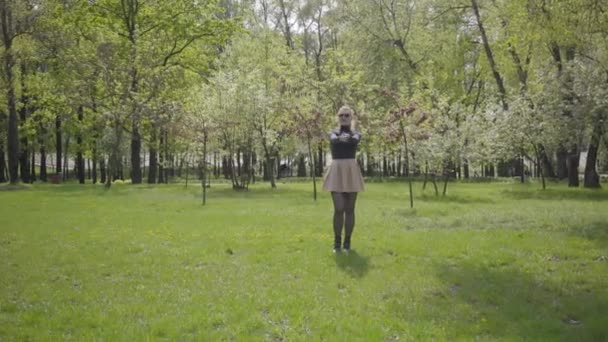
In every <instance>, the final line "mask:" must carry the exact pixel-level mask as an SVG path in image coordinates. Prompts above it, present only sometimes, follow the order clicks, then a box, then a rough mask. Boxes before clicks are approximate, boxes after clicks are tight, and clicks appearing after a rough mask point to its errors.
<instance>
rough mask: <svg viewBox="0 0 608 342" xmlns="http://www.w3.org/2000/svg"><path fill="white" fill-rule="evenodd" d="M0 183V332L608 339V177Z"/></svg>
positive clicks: (20, 336) (15, 336)
mask: <svg viewBox="0 0 608 342" xmlns="http://www.w3.org/2000/svg"><path fill="white" fill-rule="evenodd" d="M310 188H311V185H308V184H295V183H294V184H280V183H279V188H278V189H277V190H271V189H269V186H268V185H267V184H259V185H255V186H253V187H252V188H251V189H250V191H249V192H233V191H232V190H231V189H229V188H228V186H226V185H215V184H214V185H212V187H211V188H210V189H209V194H208V196H209V198H208V204H207V206H205V207H203V206H201V204H200V202H201V201H200V189H199V188H197V187H195V186H190V187H189V188H188V189H185V188H184V186H183V185H168V186H162V185H159V186H154V187H148V186H131V185H126V184H125V185H117V186H114V187H113V188H112V189H111V190H109V191H106V190H105V189H104V188H103V187H102V186H93V185H85V186H79V185H76V184H68V185H61V186H57V185H55V186H53V185H34V186H28V187H25V188H24V189H22V190H14V191H7V189H6V186H5V187H4V190H1V191H0V340H1V341H4V340H7V341H10V340H78V341H90V340H107V341H117V340H121V341H132V340H164V339H166V340H210V341H216V340H248V341H249V340H290V341H292V340H302V341H303V340H306V341H308V340H327V341H334V340H366V341H368V340H369V341H379V340H397V339H399V340H473V339H480V340H524V339H526V340H565V341H572V340H588V341H601V340H607V339H608V288H607V284H608V191H606V190H600V191H588V190H583V189H568V188H566V187H565V186H562V185H556V184H550V185H549V189H548V190H547V191H541V190H539V186H538V185H537V184H531V185H530V184H528V185H521V184H515V183H513V184H511V183H488V184H464V183H463V184H450V187H449V189H448V196H447V197H445V198H442V197H435V196H434V194H433V190H432V188H431V189H429V188H427V191H426V193H425V194H422V192H421V184H416V185H415V191H416V194H417V196H416V198H415V205H416V208H415V209H413V210H412V209H409V198H408V196H407V192H406V189H407V186H406V184H403V183H377V184H368V187H367V191H366V192H364V193H362V194H361V195H360V197H359V201H358V203H357V226H356V228H355V234H354V237H353V249H354V250H353V251H351V252H350V253H349V254H336V255H334V254H333V253H332V251H331V246H332V238H333V237H332V234H333V233H332V230H331V226H330V224H331V215H332V208H331V201H330V199H329V196H328V195H327V194H326V193H322V194H321V197H320V199H319V200H318V201H317V202H313V200H312V195H311V189H310Z"/></svg>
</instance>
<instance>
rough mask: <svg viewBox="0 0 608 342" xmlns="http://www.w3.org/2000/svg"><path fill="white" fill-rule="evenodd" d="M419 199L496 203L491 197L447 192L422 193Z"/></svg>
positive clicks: (443, 201) (439, 201) (424, 200)
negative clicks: (442, 193) (437, 193)
mask: <svg viewBox="0 0 608 342" xmlns="http://www.w3.org/2000/svg"><path fill="white" fill-rule="evenodd" d="M416 199H418V200H420V201H423V202H436V203H462V204H469V203H480V204H491V203H494V200H492V199H490V198H482V197H468V196H466V197H465V196H459V195H450V194H447V195H445V196H442V195H441V194H439V195H438V196H435V195H434V194H422V195H420V196H418V197H417V198H414V201H415V200H416Z"/></svg>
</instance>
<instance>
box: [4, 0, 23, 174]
mask: <svg viewBox="0 0 608 342" xmlns="http://www.w3.org/2000/svg"><path fill="white" fill-rule="evenodd" d="M0 15H1V18H0V19H1V21H2V38H3V43H4V68H3V69H4V76H5V77H6V78H5V80H4V81H5V84H4V87H6V88H5V89H6V100H7V109H8V146H7V147H8V175H9V180H10V182H11V184H17V183H18V182H19V124H18V120H17V106H16V98H15V80H14V77H13V76H14V75H13V64H14V59H13V51H12V49H11V47H12V43H13V32H12V31H13V28H12V27H11V24H12V12H11V9H10V8H9V5H8V4H7V3H6V2H5V1H2V4H1V5H0Z"/></svg>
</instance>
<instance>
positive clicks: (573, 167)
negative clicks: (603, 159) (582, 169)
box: [568, 145, 580, 187]
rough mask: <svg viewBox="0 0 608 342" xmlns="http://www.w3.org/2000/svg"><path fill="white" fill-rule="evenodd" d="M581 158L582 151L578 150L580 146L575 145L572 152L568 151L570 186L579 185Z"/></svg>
mask: <svg viewBox="0 0 608 342" xmlns="http://www.w3.org/2000/svg"><path fill="white" fill-rule="evenodd" d="M579 160H580V153H579V151H578V146H576V145H575V146H573V147H572V149H571V150H570V152H569V153H568V186H569V187H578V186H579V180H578V166H579Z"/></svg>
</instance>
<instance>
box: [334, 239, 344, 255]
mask: <svg viewBox="0 0 608 342" xmlns="http://www.w3.org/2000/svg"><path fill="white" fill-rule="evenodd" d="M341 241H342V237H341V236H336V237H335V239H334V253H337V252H339V251H340V245H341Z"/></svg>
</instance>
